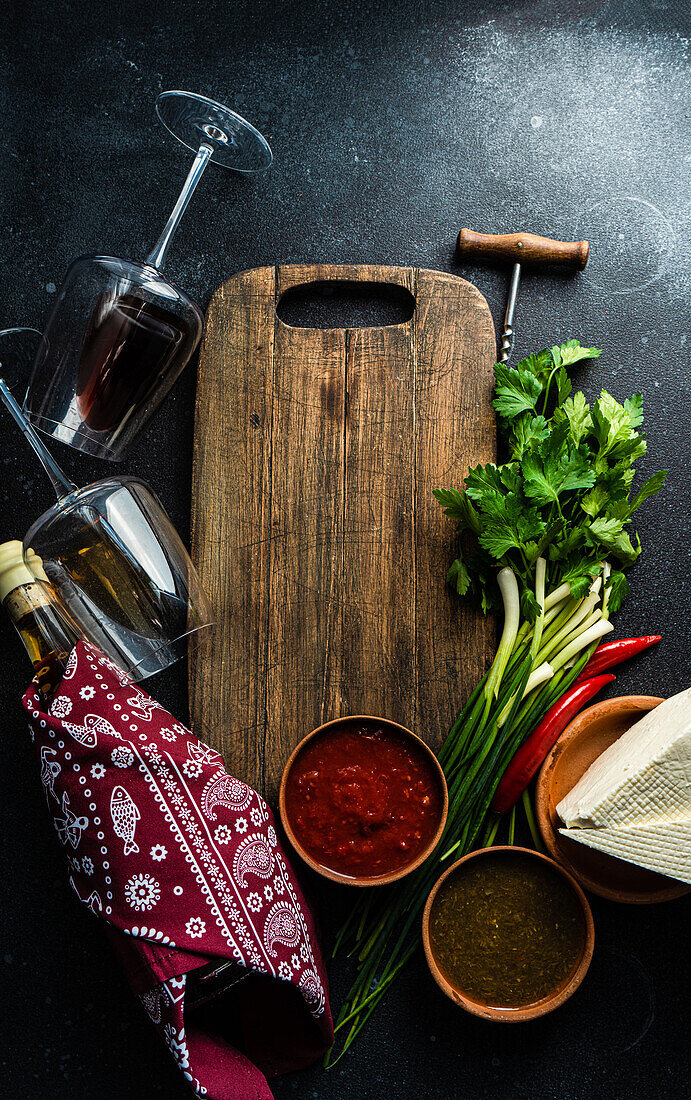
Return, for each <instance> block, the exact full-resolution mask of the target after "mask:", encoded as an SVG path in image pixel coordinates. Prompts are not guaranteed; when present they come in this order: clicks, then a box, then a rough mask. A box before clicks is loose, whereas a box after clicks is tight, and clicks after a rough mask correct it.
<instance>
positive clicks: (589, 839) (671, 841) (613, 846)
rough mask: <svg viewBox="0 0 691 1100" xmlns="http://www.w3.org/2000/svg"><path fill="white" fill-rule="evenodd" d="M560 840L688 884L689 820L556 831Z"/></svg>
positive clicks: (690, 856)
mask: <svg viewBox="0 0 691 1100" xmlns="http://www.w3.org/2000/svg"><path fill="white" fill-rule="evenodd" d="M559 832H560V833H561V835H562V836H567V837H569V838H570V839H571V840H576V841H578V843H579V844H586V845H587V846H588V847H589V848H596V849H597V851H599V852H605V853H606V854H607V855H609V856H616V858H617V859H623V860H626V862H627V863H635V864H637V865H638V866H639V867H646V868H647V869H648V870H649V871H657V872H658V873H659V874H661V875H668V876H669V877H670V878H677V879H681V881H682V882H689V883H691V819H689V818H681V819H678V820H674V821H665V822H654V823H651V824H647V825H629V826H615V827H614V828H609V829H608V828H601V829H560V830H559Z"/></svg>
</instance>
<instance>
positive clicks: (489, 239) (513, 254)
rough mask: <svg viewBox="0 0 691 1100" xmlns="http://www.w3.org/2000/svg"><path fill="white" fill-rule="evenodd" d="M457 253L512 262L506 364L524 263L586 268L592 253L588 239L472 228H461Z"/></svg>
mask: <svg viewBox="0 0 691 1100" xmlns="http://www.w3.org/2000/svg"><path fill="white" fill-rule="evenodd" d="M458 253H459V255H460V256H467V257H468V259H480V260H492V261H498V262H500V263H501V262H507V261H508V262H509V263H513V268H512V271H511V282H510V283H509V297H508V301H507V303H506V313H505V315H504V328H503V331H502V334H501V346H500V349H499V362H500V363H506V362H507V361H508V359H509V357H510V355H511V351H512V349H513V337H514V314H515V312H516V302H517V301H518V288H519V285H520V281H521V268H522V266H523V265H525V264H529V265H530V266H533V267H534V266H538V265H540V264H549V265H552V266H556V267H563V268H571V269H573V270H575V271H583V268H584V267H585V265H586V264H587V262H588V256H589V255H590V245H589V244H588V242H587V241H553V240H551V239H550V238H549V237H538V236H536V235H535V234H534V233H505V234H503V235H501V236H497V235H496V234H493V233H474V232H473V230H472V229H462V230H461V231H460V233H459V234H458Z"/></svg>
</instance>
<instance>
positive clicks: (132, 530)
mask: <svg viewBox="0 0 691 1100" xmlns="http://www.w3.org/2000/svg"><path fill="white" fill-rule="evenodd" d="M30 331H31V330H18V329H10V330H5V331H4V332H0V400H1V401H2V402H3V404H4V405H5V407H6V408H7V409H8V411H9V412H10V414H11V415H12V417H13V418H14V420H15V421H16V423H17V425H18V426H19V428H20V429H21V431H22V432H23V433H24V435H25V437H26V439H27V441H28V443H29V444H30V446H31V447H32V448H33V450H34V452H35V454H36V456H37V457H38V459H39V460H40V462H41V463H42V465H43V468H44V469H45V471H46V473H47V474H48V477H49V478H50V481H51V483H52V485H53V488H54V489H55V494H56V496H57V503H56V504H54V505H53V507H52V508H49V509H48V511H47V512H45V513H44V514H43V515H42V516H40V517H39V519H37V520H36V522H35V523H33V524H32V526H31V528H30V529H29V531H28V532H27V534H26V536H25V539H24V560H25V562H26V565H27V567H28V568H29V569H30V570H31V571H32V572H33V573H34V575H35V576H36V579H37V581H38V582H39V583H40V584H41V585H43V586H45V588H46V594H47V595H48V596H49V598H50V599H51V601H52V600H56V601H57V602H58V604H59V606H61V607H62V608H63V609H64V610H66V611H67V613H68V616H69V618H70V620H71V621H72V622H73V623H74V624H76V627H77V628H78V630H79V631H80V632H81V634H82V635H83V637H84V638H86V640H87V641H89V642H92V643H93V644H94V645H95V646H97V647H98V649H100V650H101V651H102V652H103V653H105V654H106V655H107V656H108V657H110V658H111V659H112V660H113V661H114V662H115V663H116V664H117V665H118V666H119V667H120V668H122V669H123V670H124V671H125V672H126V673H128V675H129V676H130V677H131V678H132V679H133V680H143V679H144V678H145V677H147V676H151V675H153V674H154V673H155V672H160V671H161V670H162V669H164V668H167V667H168V666H169V665H171V664H173V662H174V661H177V660H178V659H179V658H180V657H184V656H185V655H186V653H187V652H188V650H189V649H190V648H194V647H195V646H196V645H198V644H200V643H201V642H202V641H204V640H205V638H206V637H208V635H209V633H210V630H211V629H212V626H213V624H212V618H211V610H210V608H209V604H208V601H207V599H206V596H205V594H204V591H203V589H202V587H201V584H200V582H199V578H198V576H197V573H196V571H195V569H194V566H193V565H192V562H191V560H190V557H189V554H188V553H187V551H186V549H185V547H184V545H183V543H182V540H181V539H180V536H179V535H178V533H177V531H176V530H175V528H174V526H173V524H172V523H171V521H170V518H169V517H168V515H167V514H166V512H165V510H164V508H163V506H162V504H161V503H160V501H159V500H158V498H157V497H156V496H155V494H154V493H153V491H152V490H151V489H150V488H149V486H148V485H147V484H146V483H145V482H143V481H140V480H139V479H138V478H133V477H111V478H107V479H105V480H103V481H96V482H94V483H93V484H92V485H86V486H85V487H84V488H81V489H80V488H78V487H77V486H76V485H75V484H74V483H73V482H72V481H70V479H69V478H68V477H67V476H66V474H65V473H64V472H63V471H62V470H61V468H60V467H59V466H58V464H57V462H56V461H55V459H54V458H53V456H52V455H51V453H50V451H49V450H48V449H47V447H46V446H45V444H44V443H43V441H42V439H41V438H40V436H39V435H38V434H37V433H36V431H35V430H34V428H33V427H32V425H31V424H30V423H29V421H28V420H27V419H26V418H25V416H24V414H23V412H22V410H21V408H20V407H19V405H18V404H17V402H16V401H15V399H14V397H13V396H12V392H11V389H10V386H9V385H8V384H7V381H6V378H5V377H4V375H5V374H6V373H7V369H6V364H7V363H8V360H9V366H10V370H11V371H12V373H14V374H15V375H16V374H17V367H18V366H20V363H19V362H18V360H19V359H20V358H21V355H22V354H23V351H24V349H25V348H26V347H27V343H26V337H27V334H28V333H29V332H30ZM33 336H34V339H36V338H38V340H39V342H40V341H41V340H42V337H41V334H40V333H34V334H33Z"/></svg>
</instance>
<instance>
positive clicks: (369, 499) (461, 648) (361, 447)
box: [190, 265, 495, 798]
mask: <svg viewBox="0 0 691 1100" xmlns="http://www.w3.org/2000/svg"><path fill="white" fill-rule="evenodd" d="M333 280H347V281H351V280H356V281H361V282H376V283H395V284H397V285H399V286H403V287H405V288H406V289H408V290H409V291H410V292H411V294H412V295H413V296H414V298H415V302H416V308H415V312H414V314H413V317H412V319H411V320H410V321H409V322H407V323H406V324H400V325H392V326H388V327H386V328H360V329H349V330H345V329H305V328H293V327H290V326H288V325H285V324H284V323H283V322H281V321H280V320H279V319H278V318H277V317H276V313H275V307H276V304H277V302H278V301H279V300H280V298H281V296H282V294H283V293H285V291H286V290H288V289H290V288H292V287H295V286H298V285H300V284H303V283H319V282H324V281H333ZM494 353H495V342H494V328H493V325H492V320H491V316H490V313H489V309H488V307H487V304H486V302H485V300H484V298H483V297H482V295H481V294H480V293H479V292H478V291H477V290H476V289H475V288H474V287H473V286H471V285H470V284H469V283H467V282H465V281H464V280H462V279H458V278H456V277H454V276H452V275H446V274H444V273H441V272H435V271H426V270H422V269H416V268H390V267H377V266H352V267H343V266H338V267H336V266H319V265H314V266H302V265H285V266H281V267H278V268H259V269H257V270H255V271H248V272H242V273H241V274H239V275H236V276H234V277H233V278H232V279H229V280H228V281H227V282H226V283H224V284H223V285H222V286H221V287H220V288H219V289H218V291H217V292H216V294H215V295H214V297H213V299H212V302H211V304H210V306H209V311H208V315H207V323H206V331H205V337H204V342H203V345H202V351H201V356H200V366H199V383H198V391H197V409H196V420H195V451H194V471H193V494H192V554H193V558H194V561H195V563H196V565H197V567H198V569H199V572H200V575H201V579H202V583H203V585H204V587H205V588H206V590H207V592H208V593H209V596H210V598H211V602H212V605H213V608H214V611H215V615H216V618H217V622H218V629H217V632H216V636H215V638H214V640H213V642H212V643H211V644H210V645H209V646H208V648H207V649H206V650H202V651H200V652H198V653H193V654H192V655H191V658H190V707H191V713H192V723H193V728H194V729H195V732H196V733H197V734H198V735H199V736H200V737H202V738H204V739H205V740H206V741H208V742H210V743H211V744H213V745H214V746H216V747H217V748H219V749H220V750H221V751H222V752H223V753H224V755H225V758H226V761H227V764H228V767H229V769H230V770H231V771H232V772H233V773H234V774H236V775H238V776H239V777H240V778H242V779H244V780H245V781H247V782H249V783H251V784H252V785H253V786H255V787H257V788H258V789H259V790H261V791H263V792H264V793H266V794H267V796H268V797H270V798H273V797H274V796H275V794H276V791H277V788H278V783H279V780H280V776H281V772H282V769H283V765H284V763H285V760H286V759H287V757H288V755H289V753H290V751H291V750H292V748H294V746H295V745H296V744H297V742H298V741H299V740H300V739H301V738H302V737H303V736H304V735H305V734H306V733H308V732H309V731H310V730H311V729H313V728H314V727H315V726H318V725H319V724H321V723H322V722H324V721H327V720H328V719H329V718H335V717H338V716H340V715H342V714H349V713H350V714H381V715H384V716H386V717H389V718H392V719H394V720H395V721H398V722H401V723H402V724H404V725H406V726H408V727H410V728H412V729H414V730H415V731H416V732H417V733H418V734H420V736H422V737H423V738H424V739H425V740H426V741H427V742H428V743H429V744H431V745H432V746H433V747H437V746H438V745H439V743H440V742H441V739H442V737H443V736H444V734H445V733H446V730H447V729H448V727H449V724H450V723H451V721H452V720H453V718H454V717H455V714H456V712H457V711H458V709H459V707H460V706H461V705H462V703H463V702H464V701H465V698H466V696H467V694H468V692H469V690H470V689H471V688H472V686H473V685H474V683H475V682H476V681H477V678H478V676H479V675H480V674H481V672H482V671H483V669H484V668H485V667H486V664H487V661H488V659H489V657H490V655H491V643H492V637H493V635H492V624H491V623H488V622H485V621H484V620H482V619H481V617H479V616H478V615H477V614H476V613H474V612H472V611H471V610H470V609H469V608H468V607H467V606H466V605H465V604H464V603H463V602H462V601H460V600H459V599H458V598H456V597H454V596H453V595H452V594H451V593H450V592H448V590H447V589H446V588H445V586H444V576H445V572H446V570H447V568H448V565H449V563H450V561H451V558H452V550H453V545H454V536H453V531H452V526H451V524H450V522H449V521H448V520H447V519H446V518H445V517H444V516H443V514H442V511H441V508H440V507H439V505H438V504H437V503H436V501H435V500H434V498H433V496H432V489H433V488H435V487H438V486H457V485H459V484H460V483H461V480H462V478H463V476H464V474H465V471H466V469H467V467H468V465H471V464H475V463H477V462H485V461H489V460H490V459H492V458H493V457H494V455H495V426H494V417H493V413H492V409H491V405H490V391H491V383H492V364H493V362H494Z"/></svg>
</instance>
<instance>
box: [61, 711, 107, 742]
mask: <svg viewBox="0 0 691 1100" xmlns="http://www.w3.org/2000/svg"><path fill="white" fill-rule="evenodd" d="M63 725H64V727H65V729H66V730H67V732H68V733H69V735H70V737H74V739H75V741H78V742H79V744H80V745H84V747H85V748H87V749H95V748H96V745H97V744H98V737H97V734H99V733H102V734H106V735H107V736H109V737H118V738H119V737H120V734H119V733H118V731H117V730H116V729H115V727H114V726H111V724H110V722H108V721H106V719H105V718H102V717H101V715H100V714H87V716H86V718H85V719H84V725H83V726H78V725H74V724H73V723H72V722H63Z"/></svg>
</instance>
